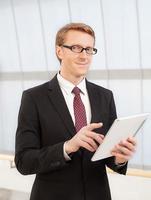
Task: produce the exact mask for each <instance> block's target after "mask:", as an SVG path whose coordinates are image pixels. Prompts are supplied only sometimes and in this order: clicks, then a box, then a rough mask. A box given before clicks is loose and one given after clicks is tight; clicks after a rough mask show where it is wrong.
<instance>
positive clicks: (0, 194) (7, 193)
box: [0, 188, 29, 200]
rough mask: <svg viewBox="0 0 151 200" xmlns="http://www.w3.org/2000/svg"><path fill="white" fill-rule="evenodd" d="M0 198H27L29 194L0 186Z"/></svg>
mask: <svg viewBox="0 0 151 200" xmlns="http://www.w3.org/2000/svg"><path fill="white" fill-rule="evenodd" d="M0 200H29V194H28V193H25V192H18V191H14V190H8V189H2V188H0Z"/></svg>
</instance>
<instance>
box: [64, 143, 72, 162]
mask: <svg viewBox="0 0 151 200" xmlns="http://www.w3.org/2000/svg"><path fill="white" fill-rule="evenodd" d="M65 145H66V142H65V143H64V145H63V154H64V158H65V160H66V161H69V160H71V158H70V156H69V155H68V154H67V152H66V151H65Z"/></svg>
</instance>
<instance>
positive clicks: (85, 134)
mask: <svg viewBox="0 0 151 200" xmlns="http://www.w3.org/2000/svg"><path fill="white" fill-rule="evenodd" d="M102 126H103V124H102V123H92V124H89V125H87V126H85V127H83V128H82V129H81V130H80V131H79V132H78V133H76V134H75V136H74V137H72V138H71V139H70V140H68V141H67V142H65V151H66V153H67V154H70V153H73V152H76V151H78V150H79V148H80V147H83V148H85V149H87V150H89V151H91V152H94V151H96V149H97V148H98V144H101V143H102V141H103V139H104V135H102V134H98V133H95V132H94V131H93V130H94V129H97V128H100V127H102ZM97 143H98V144H97Z"/></svg>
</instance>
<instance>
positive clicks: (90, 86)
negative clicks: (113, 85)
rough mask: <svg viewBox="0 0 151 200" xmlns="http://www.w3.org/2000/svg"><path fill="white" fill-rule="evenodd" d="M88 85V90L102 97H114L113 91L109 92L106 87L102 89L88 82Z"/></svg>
mask: <svg viewBox="0 0 151 200" xmlns="http://www.w3.org/2000/svg"><path fill="white" fill-rule="evenodd" d="M86 85H87V88H90V89H91V90H93V91H95V92H97V93H98V94H102V95H105V96H112V95H113V93H112V91H111V90H109V89H107V88H105V87H102V86H100V85H97V84H95V83H92V82H89V81H86Z"/></svg>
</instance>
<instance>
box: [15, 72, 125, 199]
mask: <svg viewBox="0 0 151 200" xmlns="http://www.w3.org/2000/svg"><path fill="white" fill-rule="evenodd" d="M86 86H87V90H88V95H89V99H90V105H91V112H92V120H91V122H103V128H100V129H97V130H95V131H96V132H98V133H101V134H102V133H103V134H106V132H107V130H108V129H109V127H110V126H111V124H112V122H113V120H114V119H115V118H116V110H115V104H114V99H113V95H112V92H111V91H110V90H107V89H105V88H103V87H100V86H97V85H95V84H93V83H90V82H88V81H87V82H86ZM75 133H76V130H75V127H74V124H73V121H72V118H71V115H70V113H69V110H68V107H67V105H66V103H65V99H64V97H63V94H62V92H61V89H60V87H59V84H58V81H57V77H56V76H55V77H54V78H53V79H52V80H51V81H50V82H47V83H45V84H43V85H40V86H37V87H34V88H31V89H28V90H26V91H24V92H23V96H22V101H21V107H20V111H19V117H18V128H17V133H16V153H15V163H16V167H17V169H18V170H19V171H20V173H22V174H24V175H28V174H36V179H35V182H34V185H33V188H32V192H31V198H30V199H31V200H61V199H62V200H110V199H111V196H110V189H109V184H108V179H107V174H106V168H105V165H107V166H108V167H110V168H111V169H113V170H114V171H117V172H118V173H123V174H124V173H126V166H124V167H120V168H118V167H117V166H116V165H115V163H114V157H111V158H108V159H104V160H100V161H96V162H91V160H90V159H91V157H92V155H93V153H91V152H89V151H87V150H84V149H80V150H79V151H78V152H76V153H74V154H73V155H72V159H71V161H66V160H65V158H64V155H63V144H64V142H65V141H66V140H69V139H70V138H71V137H73V135H74V134H75Z"/></svg>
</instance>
